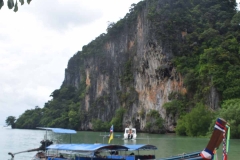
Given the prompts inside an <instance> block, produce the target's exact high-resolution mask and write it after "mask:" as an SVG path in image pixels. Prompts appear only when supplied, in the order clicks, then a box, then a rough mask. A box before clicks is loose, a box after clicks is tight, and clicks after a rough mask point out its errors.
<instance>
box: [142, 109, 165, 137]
mask: <svg viewBox="0 0 240 160" xmlns="http://www.w3.org/2000/svg"><path fill="white" fill-rule="evenodd" d="M146 121H147V123H146V126H145V129H146V130H147V131H148V132H152V133H163V132H165V128H164V125H163V124H164V120H163V119H162V117H161V115H160V114H159V113H158V111H156V110H150V112H149V113H148V114H147V120H146Z"/></svg>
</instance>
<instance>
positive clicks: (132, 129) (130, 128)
mask: <svg viewBox="0 0 240 160" xmlns="http://www.w3.org/2000/svg"><path fill="white" fill-rule="evenodd" d="M126 129H131V130H136V128H125V130H126Z"/></svg>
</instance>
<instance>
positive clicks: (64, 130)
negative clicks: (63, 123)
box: [37, 127, 77, 134]
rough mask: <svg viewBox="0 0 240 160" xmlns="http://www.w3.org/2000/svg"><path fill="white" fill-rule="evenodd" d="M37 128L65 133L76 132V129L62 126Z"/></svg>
mask: <svg viewBox="0 0 240 160" xmlns="http://www.w3.org/2000/svg"><path fill="white" fill-rule="evenodd" d="M37 128H39V129H45V130H50V131H53V132H54V133H65V134H76V133H77V131H75V130H72V129H63V128H49V127H37Z"/></svg>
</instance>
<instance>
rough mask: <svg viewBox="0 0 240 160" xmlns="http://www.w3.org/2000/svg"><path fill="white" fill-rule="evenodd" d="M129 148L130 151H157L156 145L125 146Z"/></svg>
mask: <svg viewBox="0 0 240 160" xmlns="http://www.w3.org/2000/svg"><path fill="white" fill-rule="evenodd" d="M124 146H125V147H127V148H128V150H129V151H135V150H157V147H156V146H154V145H149V144H133V145H132V144H131V145H124Z"/></svg>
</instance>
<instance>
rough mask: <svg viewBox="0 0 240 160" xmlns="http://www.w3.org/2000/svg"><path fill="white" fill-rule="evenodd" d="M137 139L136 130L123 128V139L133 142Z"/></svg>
mask: <svg viewBox="0 0 240 160" xmlns="http://www.w3.org/2000/svg"><path fill="white" fill-rule="evenodd" d="M136 138H137V130H136V128H125V130H124V134H123V139H129V140H130V139H132V140H135V139H136Z"/></svg>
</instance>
